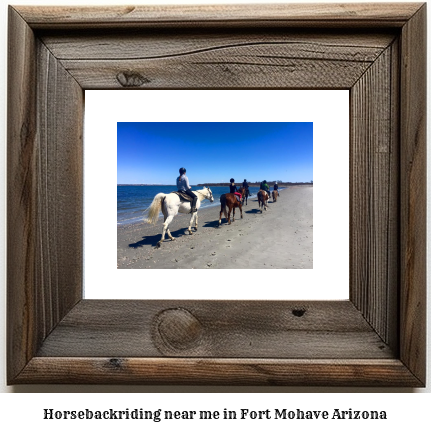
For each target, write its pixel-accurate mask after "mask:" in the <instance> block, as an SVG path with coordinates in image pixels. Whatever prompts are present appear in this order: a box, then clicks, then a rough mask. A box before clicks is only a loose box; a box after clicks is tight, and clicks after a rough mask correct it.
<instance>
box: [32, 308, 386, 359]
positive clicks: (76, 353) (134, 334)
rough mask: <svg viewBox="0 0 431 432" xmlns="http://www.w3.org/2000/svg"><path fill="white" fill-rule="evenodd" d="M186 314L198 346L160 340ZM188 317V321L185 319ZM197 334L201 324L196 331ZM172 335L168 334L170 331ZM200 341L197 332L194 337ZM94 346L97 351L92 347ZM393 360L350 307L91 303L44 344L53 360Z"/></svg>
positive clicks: (42, 352) (180, 329)
mask: <svg viewBox="0 0 431 432" xmlns="http://www.w3.org/2000/svg"><path fill="white" fill-rule="evenodd" d="M174 310H176V311H181V313H182V314H181V315H184V314H185V313H187V314H188V315H190V317H191V318H192V319H193V321H191V322H193V324H195V323H197V324H198V326H199V337H198V338H197V340H196V339H195V338H194V339H193V343H191V344H190V343H189V342H190V340H187V339H185V340H186V342H187V343H181V340H180V339H179V336H182V335H183V333H184V324H183V323H184V319H182V322H181V323H180V324H179V325H177V326H176V331H178V338H175V336H173V333H172V332H173V331H174V330H173V329H172V328H171V329H170V330H169V331H170V333H171V337H170V340H175V339H176V340H178V341H179V342H180V343H177V344H171V343H169V340H168V341H166V338H163V337H161V336H164V335H163V334H162V335H161V336H160V327H157V329H154V326H155V325H156V324H158V323H159V315H160V314H161V313H162V314H163V313H166V311H174ZM181 318H182V317H181ZM192 328H196V325H194V327H192ZM164 333H165V334H166V331H165V332H164ZM193 335H194V336H195V335H196V330H195V331H194V332H193ZM89 340H91V341H92V343H91V345H89V344H88V341H89ZM161 354H162V355H169V356H180V357H184V356H187V357H230V358H251V357H260V358H309V357H311V358H316V359H317V358H320V359H321V358H329V357H331V358H339V359H343V358H392V357H393V355H394V353H392V352H391V350H390V348H389V347H388V346H387V345H386V344H385V343H383V342H382V340H381V338H380V337H379V336H378V335H376V333H375V332H374V330H373V329H372V328H371V327H370V326H369V324H368V323H367V322H366V321H364V319H363V316H362V314H361V313H360V312H358V310H357V309H356V308H355V307H354V306H353V305H352V304H351V303H350V302H349V301H345V302H324V303H323V304H322V303H321V302H273V301H266V302H258V301H254V302H251V301H241V302H239V301H229V302H224V301H179V300H176V301H174V300H170V301H115V302H113V301H108V300H105V301H97V300H84V301H82V302H80V303H79V304H78V305H77V306H76V307H75V308H74V309H73V311H72V312H70V313H69V314H68V315H67V316H66V317H65V318H64V319H63V320H62V321H61V323H59V325H58V326H57V327H56V329H55V330H54V331H53V332H52V333H51V334H50V335H49V336H48V338H47V339H46V340H45V343H44V345H43V347H42V348H41V349H40V350H39V352H38V355H39V356H48V357H88V356H90V355H94V356H96V357H106V356H125V357H145V356H149V357H156V356H158V355H161Z"/></svg>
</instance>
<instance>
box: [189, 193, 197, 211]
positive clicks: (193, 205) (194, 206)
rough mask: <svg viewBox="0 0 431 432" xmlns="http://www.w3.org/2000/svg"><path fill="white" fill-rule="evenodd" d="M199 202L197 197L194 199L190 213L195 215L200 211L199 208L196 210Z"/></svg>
mask: <svg viewBox="0 0 431 432" xmlns="http://www.w3.org/2000/svg"><path fill="white" fill-rule="evenodd" d="M197 200H198V197H197V196H195V197H194V198H193V202H192V209H191V210H190V213H194V212H196V211H198V210H197V208H196V202H197Z"/></svg>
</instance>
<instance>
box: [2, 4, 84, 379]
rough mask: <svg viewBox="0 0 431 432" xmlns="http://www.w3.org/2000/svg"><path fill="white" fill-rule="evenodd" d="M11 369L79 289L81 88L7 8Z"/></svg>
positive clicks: (69, 305)
mask: <svg viewBox="0 0 431 432" xmlns="http://www.w3.org/2000/svg"><path fill="white" fill-rule="evenodd" d="M9 20H10V27H9V32H10V33H9V40H10V41H11V42H10V49H9V81H8V83H9V95H8V116H9V118H10V119H11V121H10V122H9V129H8V175H9V178H8V261H7V265H8V347H9V348H8V355H9V361H8V368H9V369H8V371H9V373H10V374H11V375H12V376H13V375H16V374H17V373H18V372H19V371H20V370H21V369H22V368H24V366H25V364H26V363H27V362H28V361H29V360H30V359H31V358H32V357H33V356H34V354H35V353H36V351H37V349H38V348H39V347H40V346H41V345H42V344H43V341H44V339H45V338H46V336H47V335H48V334H49V333H50V332H51V330H52V329H53V328H54V327H55V326H56V325H57V324H58V322H59V321H60V320H61V319H62V317H63V316H64V315H65V314H66V313H67V312H68V311H69V310H70V309H71V308H72V307H73V305H74V304H75V303H76V302H77V301H79V299H80V298H81V293H82V191H83V188H82V157H83V155H82V133H83V132H82V127H83V115H82V113H83V91H82V89H81V88H80V87H79V86H78V84H77V83H76V81H75V80H74V79H73V78H72V77H71V76H70V75H69V74H68V73H67V72H66V71H65V70H64V69H63V68H62V67H61V65H60V64H59V63H58V61H56V59H55V58H54V57H53V56H52V55H51V54H50V53H49V52H48V51H47V50H46V48H45V47H44V46H43V45H42V44H40V43H39V42H38V40H37V39H35V38H34V37H33V35H32V31H31V29H30V28H29V27H28V25H27V24H26V23H24V22H23V20H22V19H21V18H20V17H19V16H18V15H17V14H16V12H15V11H14V10H13V9H10V16H9Z"/></svg>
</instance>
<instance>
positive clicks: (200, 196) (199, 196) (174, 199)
mask: <svg viewBox="0 0 431 432" xmlns="http://www.w3.org/2000/svg"><path fill="white" fill-rule="evenodd" d="M180 177H181V176H180ZM186 179H187V177H186ZM187 183H188V180H187ZM177 185H178V183H177ZM177 187H178V186H177ZM189 187H190V186H189ZM188 190H189V191H190V189H188ZM190 193H191V194H193V196H194V197H196V204H195V209H196V211H194V212H192V210H191V209H192V206H193V203H190V201H184V199H181V198H180V197H179V196H178V195H177V194H176V193H170V194H164V193H158V194H157V195H156V196H155V197H154V199H153V202H152V203H151V205H150V207H149V211H148V218H147V219H145V222H147V223H150V224H155V223H156V222H157V220H158V218H159V213H160V211H161V212H162V213H163V216H164V222H163V231H162V238H161V239H160V241H159V242H158V243H157V247H160V246H161V244H162V243H163V241H164V240H165V234H168V236H169V238H170V239H171V240H175V239H174V237H173V236H172V234H171V232H170V231H169V224H170V223H171V222H172V219H173V218H174V216H175V215H176V214H178V212H179V213H191V217H190V224H189V227H188V231H189V234H193V232H192V225H193V222H194V223H195V227H194V228H195V230H196V231H197V229H198V212H197V210H198V209H199V207H200V206H201V201H203V200H204V199H208V200H210V202H213V201H214V197H213V194H212V192H211V189H210V188H207V187H204V188H203V189H200V190H196V191H194V192H191V191H190Z"/></svg>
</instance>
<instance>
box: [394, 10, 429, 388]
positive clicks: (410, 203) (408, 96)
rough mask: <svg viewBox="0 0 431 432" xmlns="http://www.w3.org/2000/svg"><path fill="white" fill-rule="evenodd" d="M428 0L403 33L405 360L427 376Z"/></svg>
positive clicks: (418, 373) (402, 331)
mask: <svg viewBox="0 0 431 432" xmlns="http://www.w3.org/2000/svg"><path fill="white" fill-rule="evenodd" d="M425 29H426V5H423V7H422V8H421V9H420V10H419V11H418V13H417V14H415V15H414V16H413V17H412V19H411V20H409V22H408V23H407V24H406V25H405V26H404V28H403V31H402V37H401V62H402V63H401V64H402V71H403V73H402V76H401V125H400V126H401V141H402V146H401V158H400V166H401V170H400V171H401V190H400V194H401V200H400V205H401V215H400V217H401V239H400V252H401V257H400V278H401V285H400V286H401V291H400V296H401V311H400V312H401V327H400V346H401V351H400V356H401V360H402V361H403V362H405V364H406V365H407V366H408V367H409V368H410V369H411V370H412V372H413V373H414V374H415V375H416V376H417V377H418V378H419V379H420V380H422V381H425V371H426V363H425V355H424V352H423V349H424V346H425V341H426V182H425V179H426V173H427V171H426V119H427V115H426V91H425V87H426V86H425V83H426V30H425Z"/></svg>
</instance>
